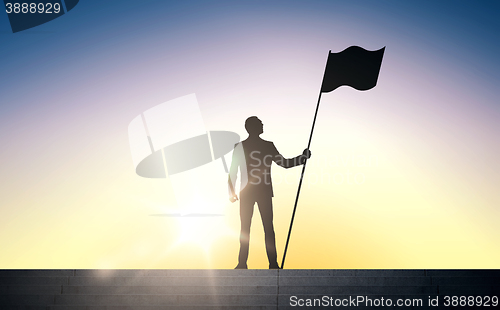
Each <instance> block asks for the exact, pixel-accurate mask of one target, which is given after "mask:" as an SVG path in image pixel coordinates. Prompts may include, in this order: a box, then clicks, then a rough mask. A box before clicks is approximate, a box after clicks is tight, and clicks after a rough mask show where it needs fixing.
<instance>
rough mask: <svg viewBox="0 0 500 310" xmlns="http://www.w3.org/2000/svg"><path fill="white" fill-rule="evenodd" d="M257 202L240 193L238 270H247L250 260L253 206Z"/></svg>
mask: <svg viewBox="0 0 500 310" xmlns="http://www.w3.org/2000/svg"><path fill="white" fill-rule="evenodd" d="M254 204H255V201H254V200H253V199H251V197H247V195H245V194H244V193H240V220H241V233H240V254H239V256H238V266H237V267H236V268H246V267H247V259H248V246H249V243H250V224H251V223H252V215H253V206H254Z"/></svg>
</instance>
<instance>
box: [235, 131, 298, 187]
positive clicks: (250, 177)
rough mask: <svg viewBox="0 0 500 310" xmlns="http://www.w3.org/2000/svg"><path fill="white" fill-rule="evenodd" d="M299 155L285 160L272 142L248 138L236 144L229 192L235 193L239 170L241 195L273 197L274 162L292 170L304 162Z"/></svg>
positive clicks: (258, 138)
mask: <svg viewBox="0 0 500 310" xmlns="http://www.w3.org/2000/svg"><path fill="white" fill-rule="evenodd" d="M304 160H305V159H304V158H303V157H302V156H301V155H299V156H297V157H294V158H290V159H287V158H284V157H283V156H282V155H281V154H280V153H279V152H278V150H277V149H276V147H275V146H274V143H273V142H271V141H266V140H263V139H261V138H260V137H257V138H248V139H246V140H244V141H242V142H240V143H237V144H235V147H234V151H233V159H232V162H231V169H230V171H229V192H230V194H235V193H234V188H235V185H236V175H237V172H238V168H239V169H240V175H241V187H240V189H241V190H240V191H241V193H245V194H249V195H252V196H255V197H259V196H262V197H273V196H274V193H273V184H272V179H271V165H272V163H273V162H275V163H276V164H278V165H279V166H281V167H283V168H291V167H295V166H297V165H300V164H302V163H303V162H304Z"/></svg>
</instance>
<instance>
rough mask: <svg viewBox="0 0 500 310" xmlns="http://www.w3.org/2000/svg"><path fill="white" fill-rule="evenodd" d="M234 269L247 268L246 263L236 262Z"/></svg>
mask: <svg viewBox="0 0 500 310" xmlns="http://www.w3.org/2000/svg"><path fill="white" fill-rule="evenodd" d="M234 269H248V267H247V265H246V264H245V265H240V264H238V265H237V266H236V267H234Z"/></svg>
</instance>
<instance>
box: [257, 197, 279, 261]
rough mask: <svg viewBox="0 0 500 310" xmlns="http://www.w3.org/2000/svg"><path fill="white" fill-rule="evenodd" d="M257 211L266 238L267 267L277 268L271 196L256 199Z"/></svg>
mask: <svg viewBox="0 0 500 310" xmlns="http://www.w3.org/2000/svg"><path fill="white" fill-rule="evenodd" d="M257 203H258V205H259V212H260V216H261V218H262V225H264V234H265V238H266V251H267V259H268V260H269V268H272V269H277V268H279V267H278V263H277V254H276V237H275V234H274V227H273V199H272V197H262V198H259V200H258V201H257Z"/></svg>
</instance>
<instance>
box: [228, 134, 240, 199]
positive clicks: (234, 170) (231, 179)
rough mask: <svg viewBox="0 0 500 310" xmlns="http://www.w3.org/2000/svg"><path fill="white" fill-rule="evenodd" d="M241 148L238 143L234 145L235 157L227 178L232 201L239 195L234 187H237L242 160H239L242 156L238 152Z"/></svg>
mask: <svg viewBox="0 0 500 310" xmlns="http://www.w3.org/2000/svg"><path fill="white" fill-rule="evenodd" d="M239 148H240V147H238V143H237V144H235V145H234V150H233V159H232V160H231V168H230V169H229V176H228V180H227V185H228V192H229V200H230V201H231V202H235V201H236V200H238V196H237V195H236V192H235V190H234V188H235V187H236V178H237V174H238V166H239V165H240V160H239V157H240V156H239V154H238V153H239V152H238V151H239Z"/></svg>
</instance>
